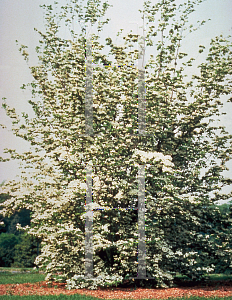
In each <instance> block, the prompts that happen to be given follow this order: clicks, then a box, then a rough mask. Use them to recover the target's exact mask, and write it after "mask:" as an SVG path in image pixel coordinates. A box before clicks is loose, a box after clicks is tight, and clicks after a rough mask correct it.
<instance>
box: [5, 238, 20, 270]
mask: <svg viewBox="0 0 232 300" xmlns="http://www.w3.org/2000/svg"><path fill="white" fill-rule="evenodd" d="M19 239H20V238H19V237H18V236H16V235H14V234H13V233H10V234H9V233H4V232H3V233H1V234H0V266H1V267H10V266H11V264H12V263H13V261H14V255H15V245H17V244H18V243H19Z"/></svg>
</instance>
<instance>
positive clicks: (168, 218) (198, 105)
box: [2, 0, 232, 288]
mask: <svg viewBox="0 0 232 300" xmlns="http://www.w3.org/2000/svg"><path fill="white" fill-rule="evenodd" d="M201 2H202V0H198V1H188V2H184V3H182V4H180V5H177V1H174V0H165V1H163V0H162V1H161V0H158V1H156V2H155V4H154V5H153V4H152V2H151V1H145V2H144V7H143V12H144V18H145V21H146V25H147V28H148V32H147V35H146V45H147V47H153V50H154V51H153V53H156V56H154V55H151V56H150V59H149V61H148V63H147V65H146V121H147V129H146V133H147V135H136V133H137V127H138V123H137V117H136V114H137V108H138V85H139V84H138V70H137V68H136V66H135V63H136V60H137V59H138V51H137V50H136V46H137V42H139V43H140V42H141V41H140V40H138V36H136V35H133V34H129V35H127V36H124V37H123V38H124V45H123V46H118V45H116V44H115V43H114V42H113V40H112V39H111V38H108V39H106V45H107V47H108V48H107V49H110V51H109V53H108V54H107V55H106V54H104V51H103V50H104V48H105V47H106V45H101V44H100V42H99V38H100V36H98V35H96V34H95V35H93V36H92V61H93V63H96V64H100V65H101V66H96V67H95V68H94V70H93V80H92V84H93V129H94V134H95V135H94V136H87V135H85V80H86V52H85V48H86V36H85V33H86V32H85V26H83V27H81V30H80V31H79V32H74V31H73V30H72V29H71V26H70V25H71V24H72V20H74V19H75V18H77V19H78V22H80V24H81V21H83V24H84V25H87V21H88V20H92V22H93V24H95V23H96V22H97V20H100V19H101V18H103V17H104V15H105V12H106V8H107V4H105V5H104V3H103V4H102V6H100V4H101V1H94V2H91V1H88V3H87V6H86V7H83V6H82V5H80V6H79V4H77V1H75V0H72V1H71V2H70V3H68V4H67V5H66V6H62V7H60V13H54V12H53V6H51V5H48V6H46V5H44V6H43V7H44V9H45V12H46V21H47V24H46V30H45V32H41V31H39V30H36V31H37V32H38V34H39V35H40V37H41V40H40V46H38V47H37V48H36V52H37V53H38V59H39V63H38V65H36V66H32V67H30V70H31V74H32V76H33V78H34V80H33V82H32V83H30V84H28V87H29V88H30V89H31V93H32V99H31V100H30V101H29V103H30V104H31V106H32V108H33V110H34V113H35V116H36V117H35V118H29V116H28V115H26V114H23V120H20V118H19V117H18V116H17V115H16V113H15V110H14V109H13V108H10V107H9V106H8V105H7V104H6V103H4V104H3V107H4V108H5V110H6V113H7V115H8V116H10V117H11V119H12V123H13V124H14V128H13V132H14V134H15V135H16V136H18V137H21V138H23V139H24V140H27V141H28V142H29V143H30V145H31V150H30V151H28V152H25V153H23V154H18V153H17V151H15V150H12V149H9V150H8V153H10V154H11V157H12V159H20V160H21V161H22V165H23V162H25V168H27V169H29V166H30V167H31V169H33V171H32V172H31V173H30V171H29V170H27V172H26V173H22V177H21V181H20V182H16V181H10V182H8V183H7V184H6V185H5V186H4V187H3V188H2V190H3V191H4V193H9V195H10V197H11V198H10V199H9V200H7V201H5V202H4V203H3V210H2V214H3V216H4V218H5V217H9V216H12V215H13V214H14V213H15V212H18V211H22V209H28V210H30V211H31V212H32V216H31V223H30V226H28V227H25V228H23V229H22V230H25V231H26V232H27V233H28V234H30V235H32V236H36V237H37V238H40V239H42V249H41V255H39V256H38V257H37V258H36V264H37V265H38V266H39V267H40V268H41V269H43V270H45V271H46V273H47V277H46V279H47V280H49V281H52V280H54V279H55V278H56V275H55V274H56V273H57V272H61V275H60V277H59V280H61V281H66V282H67V283H68V287H69V288H80V287H83V286H86V287H88V288H96V287H97V285H102V286H105V285H116V284H118V283H120V282H123V280H124V279H125V278H128V277H136V275H137V230H138V224H137V223H138V222H137V212H136V211H135V210H126V208H128V207H133V208H135V207H136V206H138V201H137V189H138V187H137V183H136V180H137V177H136V176H137V172H138V165H141V164H142V165H143V164H149V165H148V166H147V168H146V182H145V183H146V209H147V211H146V224H147V228H146V246H147V249H146V251H147V252H146V254H147V275H149V276H151V277H154V278H155V280H154V283H155V285H156V286H160V287H167V286H171V285H172V284H173V278H174V277H175V275H176V273H177V272H179V273H180V274H182V275H187V276H188V277H190V278H191V279H194V280H200V279H201V278H202V277H203V276H204V275H205V274H206V275H207V274H210V273H213V272H214V271H215V270H217V271H218V270H219V269H220V268H221V269H220V270H223V271H225V270H231V267H232V265H231V260H232V250H231V249H232V248H231V223H232V219H231V218H230V217H229V218H228V215H227V214H226V215H223V214H222V213H220V210H219V209H218V208H217V207H216V206H215V205H214V203H215V202H216V201H217V200H221V199H228V198H229V197H231V194H228V195H227V194H222V193H221V189H222V187H224V186H226V185H229V184H231V183H232V180H231V179H227V178H224V175H223V171H224V170H225V169H226V167H225V165H226V162H227V161H229V160H230V159H231V156H232V137H231V135H229V134H228V132H226V130H225V128H224V127H215V126H214V125H213V124H212V120H213V119H214V118H215V116H220V110H219V109H220V107H221V106H222V105H223V103H222V100H221V96H225V97H227V96H229V94H230V93H231V92H232V87H231V75H232V68H231V67H232V51H231V43H230V42H229V41H228V39H226V38H224V37H223V36H219V37H215V38H214V39H212V40H211V44H210V48H209V50H208V54H207V58H206V61H205V62H204V63H201V64H200V65H199V66H198V68H199V71H200V72H199V73H200V74H199V75H194V76H192V78H189V76H188V70H189V68H190V67H191V66H192V65H193V61H194V58H191V57H189V56H188V54H187V53H183V52H182V49H181V46H182V43H183V42H184V38H185V35H186V34H188V33H191V32H192V31H193V30H195V28H194V27H193V26H192V25H191V24H189V23H188V18H189V15H190V14H191V13H192V12H193V11H194V7H195V5H198V4H200V3H201ZM56 4H57V5H58V3H56ZM157 18H158V21H159V24H158V26H157V27H155V25H154V20H156V19H157ZM60 22H63V25H65V26H67V28H68V29H69V30H70V35H71V39H66V38H64V37H62V36H61V35H60V32H59V29H60V27H61V23H60ZM103 23H104V22H103ZM103 23H99V24H100V27H99V26H98V33H99V34H100V32H101V26H102V24H103ZM105 23H107V21H105ZM203 24H204V21H202V22H198V25H199V27H200V26H201V25H203ZM198 25H197V26H198ZM25 49H26V46H24V45H21V47H20V51H21V52H22V55H23V56H24V58H25V60H28V53H27V52H26V51H25ZM203 49H204V46H203V45H200V51H199V52H200V53H201V52H202V51H205V50H203ZM23 88H25V85H24V86H23ZM4 101H5V100H4ZM228 101H229V99H228ZM119 103H120V104H121V105H122V106H123V112H122V115H121V116H120V115H119V112H118V108H117V104H119ZM87 164H90V165H92V174H93V175H92V177H93V209H94V217H93V218H94V223H93V224H94V225H93V244H94V253H93V259H94V277H95V279H94V280H92V279H91V280H86V279H84V278H83V277H84V275H83V273H84V271H85V269H84V261H85V245H84V240H85V218H86V211H85V189H86V184H85V181H86V171H85V165H87ZM212 195H213V196H212ZM99 208H104V209H105V210H104V211H101V210H99ZM112 208H122V209H124V210H120V209H119V210H118V209H114V210H111V209H112ZM97 209H98V210H97ZM15 222H16V221H15ZM21 249H22V248H21ZM219 261H220V263H219ZM215 262H216V263H215ZM112 274H114V275H113V276H112Z"/></svg>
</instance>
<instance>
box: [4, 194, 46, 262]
mask: <svg viewBox="0 0 232 300" xmlns="http://www.w3.org/2000/svg"><path fill="white" fill-rule="evenodd" d="M8 198H9V195H7V194H0V204H1V203H3V202H4V201H6V200H7V199H8ZM0 209H2V207H1V206H0ZM30 213H31V211H30V210H28V209H22V210H21V211H20V212H16V213H15V214H14V215H12V216H11V217H10V218H7V217H3V215H0V221H1V225H0V267H20V268H24V267H25V268H30V267H34V266H35V264H34V261H35V258H36V256H38V255H39V254H40V240H39V239H38V238H35V237H33V236H30V235H28V234H27V233H24V232H21V231H19V230H17V228H16V225H17V223H19V224H21V226H22V227H24V226H27V225H30V220H31V218H30Z"/></svg>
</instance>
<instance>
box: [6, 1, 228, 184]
mask: <svg viewBox="0 0 232 300" xmlns="http://www.w3.org/2000/svg"><path fill="white" fill-rule="evenodd" d="M58 1H59V0H58ZM63 1H64V0H63ZM109 2H110V4H112V5H113V7H112V8H110V9H109V12H108V16H109V17H110V18H111V21H110V23H109V25H107V27H106V34H108V35H110V36H112V35H113V36H115V35H116V32H117V31H118V30H119V29H121V28H124V29H125V32H129V30H133V31H134V32H135V33H136V31H137V27H138V26H140V25H142V21H141V18H140V14H139V12H138V9H140V8H142V4H143V1H138V0H137V1H135V0H124V1H122V0H117V1H116V0H110V1H109ZM152 2H154V3H155V0H153V1H152ZM179 2H184V1H182V0H180V1H179ZM44 3H46V4H50V3H53V1H50V0H49V1H48V0H47V1H46V0H43V1H42V0H36V1H35V0H20V1H19V0H1V1H0V46H1V47H0V96H1V97H0V98H2V97H6V98H7V103H8V104H9V105H11V106H13V107H15V108H16V111H17V113H19V114H20V112H23V111H26V112H29V113H30V112H31V108H30V106H29V104H28V103H27V101H28V100H29V99H30V96H31V95H30V94H29V93H28V92H25V91H22V90H21V89H20V86H22V84H26V83H29V82H31V80H32V77H31V75H30V72H29V68H28V65H27V63H26V62H25V61H24V60H23V58H22V56H21V55H20V53H19V52H18V47H17V45H16V43H15V40H18V41H19V44H24V45H27V46H28V47H29V50H28V52H29V54H30V60H29V65H33V64H34V63H35V62H36V56H35V50H34V49H35V47H36V46H37V45H38V34H37V33H36V32H35V31H34V27H36V28H38V29H41V30H43V28H44V20H43V10H42V8H40V7H39V4H44ZM231 16H232V1H231V0H208V1H205V2H204V3H202V4H201V5H200V6H199V7H198V8H197V10H196V12H194V14H193V15H192V17H191V18H192V21H193V22H195V21H196V20H197V19H199V20H203V19H204V20H207V19H209V18H211V21H210V22H208V23H207V24H206V25H205V26H204V27H202V28H201V29H200V31H197V32H195V33H194V34H192V35H190V36H189V37H188V38H186V41H185V43H184V45H183V49H182V50H183V51H186V52H187V53H189V54H191V55H193V56H196V54H197V51H198V45H199V44H202V45H205V46H207V45H209V43H210V39H211V38H213V37H214V36H216V35H219V34H223V35H225V36H228V35H229V34H230V35H231V33H232V18H231ZM139 33H140V32H139ZM197 63H200V57H199V58H197ZM231 105H232V104H227V105H226V107H225V111H226V112H227V113H228V115H227V116H225V117H223V119H222V120H221V122H222V123H223V125H225V126H226V128H227V129H228V130H229V131H230V133H231V134H232V122H231V112H232V106H231ZM0 123H3V124H5V125H7V126H10V120H9V118H7V117H6V116H5V112H4V111H3V109H0ZM9 128H10V127H9ZM25 145H26V142H24V141H21V140H20V139H19V138H15V137H13V135H12V134H11V133H10V131H9V130H3V129H0V156H4V154H3V149H4V148H6V147H9V148H16V147H17V149H21V151H23V150H25V149H26V148H25ZM228 166H229V167H230V171H229V172H226V174H227V175H228V176H230V177H232V163H230V164H229V165H228ZM17 173H18V169H17V164H16V163H15V162H7V163H0V183H1V182H2V181H3V180H6V179H12V178H13V177H14V176H15V175H16V174H17Z"/></svg>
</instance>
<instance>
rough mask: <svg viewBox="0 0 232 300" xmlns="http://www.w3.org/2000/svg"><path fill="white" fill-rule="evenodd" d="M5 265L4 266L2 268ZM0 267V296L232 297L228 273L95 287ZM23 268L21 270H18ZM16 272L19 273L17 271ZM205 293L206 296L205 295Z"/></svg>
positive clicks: (81, 297) (26, 297)
mask: <svg viewBox="0 0 232 300" xmlns="http://www.w3.org/2000/svg"><path fill="white" fill-rule="evenodd" d="M4 269H5V268H4ZM4 269H3V268H0V297H1V299H6V300H8V299H15V300H18V299H20V300H22V299H71V300H72V299H83V300H88V299H93V297H97V298H100V299H169V300H171V299H174V298H175V297H178V298H176V299H178V300H180V299H186V297H190V298H187V299H189V300H190V299H191V300H195V299H200V300H203V299H207V300H209V299H210V300H211V299H214V300H216V299H220V300H232V275H224V274H214V275H211V276H210V277H209V279H207V280H205V281H202V282H198V283H197V282H193V281H189V280H187V279H186V278H184V277H181V276H179V277H178V278H176V280H175V286H174V287H173V288H168V289H157V288H152V286H151V287H149V288H148V287H146V288H145V287H137V286H136V285H135V284H134V285H127V286H126V285H125V286H124V287H123V286H120V287H117V288H112V287H111V288H98V289H97V290H87V289H78V290H66V289H65V284H64V283H55V282H54V283H53V284H52V285H49V284H48V283H47V282H46V281H44V278H45V274H40V273H38V271H37V272H36V271H35V270H31V269H23V270H22V269H8V270H4ZM22 271H24V272H22ZM19 272H20V273H19ZM206 297H207V298H206Z"/></svg>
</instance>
